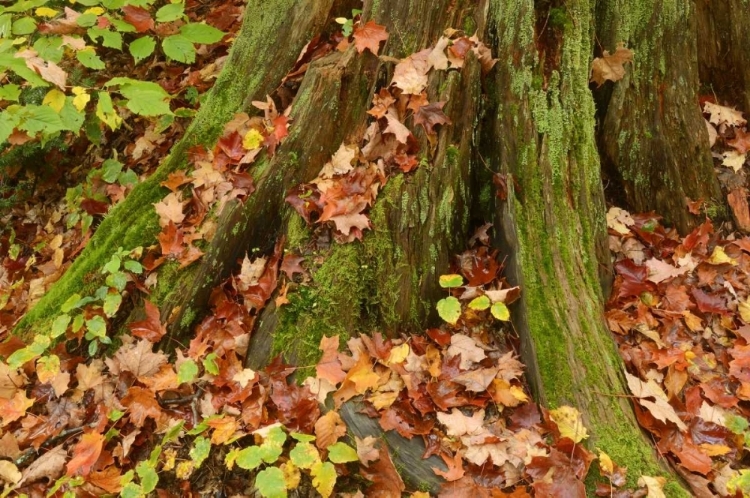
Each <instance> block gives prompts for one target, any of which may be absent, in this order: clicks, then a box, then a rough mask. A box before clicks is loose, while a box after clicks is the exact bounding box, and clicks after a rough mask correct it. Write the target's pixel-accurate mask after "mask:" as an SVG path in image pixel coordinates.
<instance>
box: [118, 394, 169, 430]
mask: <svg viewBox="0 0 750 498" xmlns="http://www.w3.org/2000/svg"><path fill="white" fill-rule="evenodd" d="M122 404H123V406H125V407H126V408H127V409H128V413H129V415H130V421H131V422H133V424H134V425H135V426H136V427H143V424H144V423H145V422H146V419H147V418H152V419H154V420H159V418H160V417H161V414H162V411H161V407H160V406H159V403H158V402H157V401H156V398H155V397H154V393H153V392H152V391H151V390H149V389H144V388H142V387H137V386H133V387H131V388H130V389H128V394H127V395H126V396H125V397H124V398H123V399H122Z"/></svg>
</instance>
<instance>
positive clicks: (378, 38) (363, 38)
mask: <svg viewBox="0 0 750 498" xmlns="http://www.w3.org/2000/svg"><path fill="white" fill-rule="evenodd" d="M353 36H354V46H355V47H356V48H357V52H359V53H360V54H361V53H362V52H364V51H365V49H369V50H370V52H372V53H373V54H375V55H378V51H379V50H380V42H382V41H386V40H387V39H388V31H386V29H385V26H380V25H379V24H377V23H376V22H375V21H367V23H366V24H365V25H364V26H362V25H359V26H357V27H356V28H354V34H353Z"/></svg>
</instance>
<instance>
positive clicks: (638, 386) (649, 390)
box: [625, 372, 687, 431]
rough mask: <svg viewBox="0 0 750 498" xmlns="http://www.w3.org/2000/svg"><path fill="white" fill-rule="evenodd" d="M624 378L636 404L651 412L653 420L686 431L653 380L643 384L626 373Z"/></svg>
mask: <svg viewBox="0 0 750 498" xmlns="http://www.w3.org/2000/svg"><path fill="white" fill-rule="evenodd" d="M625 378H626V379H627V381H628V387H629V388H630V392H632V393H633V395H634V396H636V397H637V398H639V400H638V402H639V403H640V404H641V405H642V406H643V407H644V408H646V409H647V410H648V411H649V412H651V414H652V415H653V416H654V417H655V418H657V419H658V420H661V421H662V422H667V421H670V422H672V423H674V424H675V425H676V426H677V428H678V429H680V430H681V431H685V430H687V426H686V425H685V423H684V422H683V421H682V419H680V417H679V416H677V413H676V412H675V410H674V408H672V406H671V405H670V404H669V402H668V400H667V395H666V394H664V391H662V389H661V388H660V387H659V386H658V385H657V384H656V382H654V381H653V380H649V381H648V382H643V381H642V380H641V379H639V378H638V377H635V376H633V375H630V374H629V373H628V372H625ZM647 398H653V399H654V400H655V401H650V400H649V399H647Z"/></svg>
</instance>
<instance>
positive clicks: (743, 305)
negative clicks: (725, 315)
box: [737, 297, 750, 323]
mask: <svg viewBox="0 0 750 498" xmlns="http://www.w3.org/2000/svg"><path fill="white" fill-rule="evenodd" d="M737 309H738V310H739V312H740V318H742V321H743V322H745V323H750V297H748V298H747V299H745V300H744V301H740V304H739V306H738V307H737Z"/></svg>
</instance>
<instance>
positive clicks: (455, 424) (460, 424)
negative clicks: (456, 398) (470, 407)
mask: <svg viewBox="0 0 750 498" xmlns="http://www.w3.org/2000/svg"><path fill="white" fill-rule="evenodd" d="M437 419H438V421H439V422H440V423H441V424H443V425H444V426H445V429H446V430H445V433H446V434H448V435H449V436H453V437H461V436H465V435H466V434H472V433H475V432H477V431H479V429H480V428H481V427H482V425H484V410H477V411H476V412H474V413H473V414H472V415H471V416H470V417H469V416H466V415H464V414H463V412H462V411H461V410H459V409H458V408H453V409H452V410H451V412H450V413H444V412H438V413H437Z"/></svg>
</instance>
